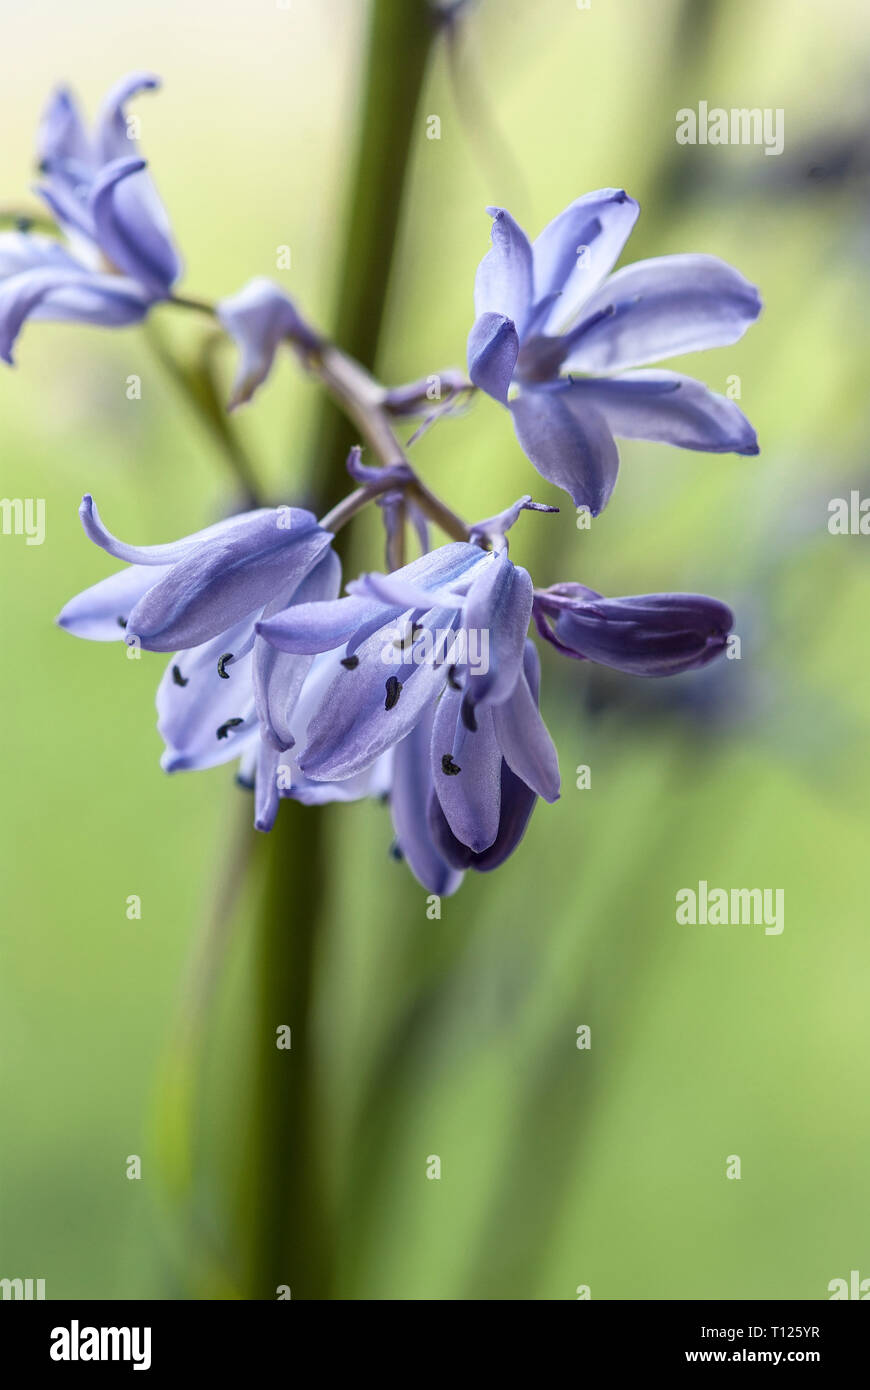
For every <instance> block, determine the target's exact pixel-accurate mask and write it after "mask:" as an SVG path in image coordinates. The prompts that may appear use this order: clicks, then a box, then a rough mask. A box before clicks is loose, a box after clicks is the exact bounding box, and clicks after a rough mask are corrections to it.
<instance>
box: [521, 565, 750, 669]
mask: <svg viewBox="0 0 870 1390" xmlns="http://www.w3.org/2000/svg"><path fill="white" fill-rule="evenodd" d="M535 618H536V622H537V625H538V630H539V632H541V634H542V635H543V636H545V637H547V638H548V640H550V641H552V642H553V644H554V645H555V646H557V647H558V648H559V649H560V650H561V651H563V652H565V654H566V655H568V656H577V657H581V658H585V659H586V660H588V661H596V662H598V663H599V664H600V665H602V666H612V667H614V668H615V669H616V670H618V671H626V672H628V673H629V674H630V675H637V676H673V675H677V674H678V673H679V672H680V671H690V670H693V669H694V668H695V667H698V666H706V664H707V662H708V661H712V660H714V658H715V657H717V656H720V655H721V654H722V652H723V651H724V650H725V645H726V642H727V640H728V634H729V632H730V631H731V629H732V627H733V625H734V615H733V613H732V612H731V609H730V608H728V607H727V605H726V604H724V603H720V602H719V600H718V599H714V598H707V597H706V596H705V595H704V594H641V595H639V596H637V597H631V598H610V599H608V598H601V597H600V596H599V595H596V594H595V593H594V592H593V591H592V590H591V589H586V588H585V587H584V586H583V585H582V584H556V585H554V586H553V588H551V589H546V590H543V591H539V592H538V593H537V594H536V595H535ZM550 620H551V621H552V627H551V626H550Z"/></svg>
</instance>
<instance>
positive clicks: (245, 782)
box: [236, 772, 254, 792]
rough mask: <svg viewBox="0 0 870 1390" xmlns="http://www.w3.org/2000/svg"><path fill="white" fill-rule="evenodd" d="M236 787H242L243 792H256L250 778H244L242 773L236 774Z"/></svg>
mask: <svg viewBox="0 0 870 1390" xmlns="http://www.w3.org/2000/svg"><path fill="white" fill-rule="evenodd" d="M236 786H237V787H241V789H242V791H243V792H252V791H253V790H254V784H253V782H252V781H251V779H250V777H243V776H242V774H241V773H240V772H237V773H236Z"/></svg>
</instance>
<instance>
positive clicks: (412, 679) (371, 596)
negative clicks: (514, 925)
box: [257, 519, 559, 892]
mask: <svg viewBox="0 0 870 1390" xmlns="http://www.w3.org/2000/svg"><path fill="white" fill-rule="evenodd" d="M496 520H499V519H496ZM531 612H532V582H531V579H530V578H529V575H528V574H527V572H526V571H525V570H524V569H522V568H520V567H519V566H517V565H514V564H513V562H512V561H511V560H510V558H509V556H508V553H507V548H506V546H502V547H501V548H499V549H496V550H493V551H490V552H487V551H484V550H482V549H481V548H480V547H479V546H478V545H474V544H470V543H467V542H462V541H459V542H454V543H452V544H449V545H445V546H443V547H441V548H440V549H438V550H436V551H434V552H432V553H430V554H426V555H423V556H421V557H420V559H418V560H414V561H413V562H412V563H411V564H409V565H405V566H403V567H402V568H401V569H398V570H395V571H394V572H393V573H391V574H374V573H373V574H366V575H363V576H362V577H361V578H360V579H359V580H356V581H354V582H353V583H352V584H349V585H348V595H347V597H345V598H341V599H336V600H334V601H332V602H325V603H309V604H298V605H293V607H292V608H287V609H284V610H282V611H281V612H280V613H278V614H276V615H275V616H274V617H270V618H267V619H263V620H261V621H260V622H259V623H258V624H257V632H258V634H259V635H260V636H262V637H264V638H265V639H266V640H267V641H268V642H270V643H272V644H273V645H274V646H276V647H277V648H278V649H279V650H280V651H283V652H285V653H287V654H290V655H299V654H303V653H313V652H325V651H330V652H336V651H337V650H339V649H340V651H341V652H342V653H343V654H342V655H341V656H340V660H339V667H338V669H337V671H336V674H335V676H334V678H333V680H332V681H331V683H330V685H329V686H328V688H327V689H326V690H325V692H324V694H323V698H322V701H321V703H320V706H319V709H318V710H317V712H316V713H315V715H314V717H313V718H312V720H311V722H310V724H309V726H308V731H307V737H306V742H305V745H304V747H302V748H301V751H300V753H299V757H298V766H299V769H300V770H301V772H302V773H303V774H304V775H305V777H307V778H309V779H311V780H312V781H319V780H325V781H342V780H344V779H346V778H350V777H354V776H357V775H358V774H359V773H360V772H363V771H364V770H365V769H366V768H368V767H370V766H371V765H372V763H373V762H374V761H375V760H376V759H377V758H379V757H380V756H381V755H382V754H383V753H385V752H386V751H387V750H389V749H393V750H394V757H395V764H394V771H393V792H392V796H391V804H392V807H393V815H394V824H395V828H396V834H397V840H398V843H399V847H400V849H401V850H402V852H403V853H404V855H405V856H406V858H407V859H408V862H409V863H410V865H411V867H412V869H413V870H414V872H415V873H416V874H417V876H418V878H419V879H420V880H421V882H424V883H426V885H427V886H429V887H432V884H433V883H435V882H437V883H439V885H440V886H439V887H437V888H434V887H433V888H432V891H438V892H448V891H452V890H453V887H454V886H455V882H454V877H455V872H458V871H459V870H461V869H462V868H465V867H469V866H470V867H475V868H479V869H487V868H494V867H495V866H496V864H497V863H501V862H502V860H503V859H504V858H505V857H506V856H507V855H508V854H510V853H511V852H512V850H513V849H514V848H515V847H516V845H517V844H518V843H519V840H520V839H521V838H522V834H523V832H524V830H525V827H526V824H527V822H528V818H529V815H530V814H531V810H532V808H533V806H534V803H535V799H536V797H537V796H542V797H544V798H545V799H546V800H547V801H554V800H556V798H557V797H558V795H559V771H558V761H557V757H556V752H555V749H554V747H553V744H552V741H551V739H550V736H549V734H548V732H547V730H546V727H545V725H544V723H543V721H542V719H541V716H540V713H539V711H538V701H537V684H538V675H537V665H536V658H535V654H534V648H533V647H531V646H530V644H528V643H527V637H526V634H527V630H528V626H529V621H530V618H531ZM460 861H461V862H460Z"/></svg>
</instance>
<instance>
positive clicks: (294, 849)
mask: <svg viewBox="0 0 870 1390" xmlns="http://www.w3.org/2000/svg"><path fill="white" fill-rule="evenodd" d="M435 32H436V28H435V24H434V21H433V16H432V13H431V11H430V8H429V5H428V3H427V2H426V0H373V4H372V7H371V21H370V32H369V50H368V58H367V65H366V74H365V85H364V94H363V109H362V118H361V125H360V139H359V145H358V150H357V156H356V169H355V173H354V178H353V186H352V191H351V197H350V203H349V207H348V212H347V220H346V224H345V234H344V252H343V260H342V267H341V272H340V277H339V287H338V296H337V303H338V305H339V310H338V314H337V321H336V324H335V325H334V333H333V336H334V337H335V338H336V339H337V340H338V341H339V342H341V343H342V345H343V347H344V348H345V349H346V350H347V352H348V353H349V354H351V355H352V357H354V358H356V359H357V362H359V363H361V364H362V367H363V368H364V369H370V368H372V367H373V366H374V361H375V356H376V351H377V345H378V341H379V338H380V331H381V324H382V316H383V305H384V301H385V297H386V292H387V287H388V281H389V275H390V268H391V266H392V262H393V253H394V247H395V241H396V236H397V231H398V226H399V214H400V209H401V203H402V195H403V190H404V186H405V180H406V174H407V168H408V161H409V154H410V149H411V142H412V137H413V133H414V129H415V118H416V113H417V106H418V101H419V97H420V92H421V89H422V84H423V79H424V74H425V69H426V61H427V58H428V55H429V51H430V48H431V45H432V41H433V39H434V37H435ZM364 377H365V373H363V375H362V377H360V378H359V379H358V382H357V384H358V385H360V384H361V382H362V381H363V379H364ZM366 389H368V387H367V388H366ZM342 404H344V402H343V403H342ZM358 427H359V428H361V423H360V422H359V421H358V420H357V419H356V418H355V417H352V418H351V420H348V418H347V417H346V416H345V414H344V412H343V410H342V409H341V408H339V407H337V406H336V404H335V403H334V402H333V400H332V399H331V397H329V396H327V395H326V394H324V397H323V403H322V406H321V412H320V417H319V420H318V422H317V427H316V430H315V436H314V445H313V448H312V454H311V457H312V459H313V460H314V463H315V465H316V466H313V467H312V469H311V477H312V479H316V480H317V482H318V485H319V488H320V492H321V497H320V498H319V499H318V501H319V503H320V505H321V506H327V505H329V504H330V503H331V502H333V501H334V500H335V498H336V497H338V496H340V495H341V492H342V491H343V489H344V480H345V459H346V457H347V454H348V452H349V450H350V448H351V446H352V445H353V444H354V443H356V442H357V440H356V437H355V430H356V428H358ZM380 427H381V421H380V419H378V421H377V429H378V431H380ZM378 437H379V439H380V440H381V442H382V443H383V444H384V445H385V446H386V445H387V443H388V441H387V439H386V436H383V437H381V435H380V433H379V436H378ZM395 461H396V462H398V461H399V460H398V457H396V458H395ZM328 821H329V817H328V815H327V814H324V812H323V811H322V810H319V809H317V808H312V807H303V806H299V805H297V804H296V803H294V802H292V801H287V802H285V804H284V805H283V806H282V808H281V814H280V815H279V816H278V819H277V822H276V824H275V828H274V830H273V831H272V833H271V835H270V836H269V837H268V840H267V842H266V844H265V846H264V856H265V858H266V885H265V894H264V901H263V905H262V914H261V916H260V919H259V923H258V926H257V934H256V943H255V949H256V953H257V962H258V966H257V969H258V978H259V982H260V983H259V989H260V994H259V1013H258V1017H257V1019H256V1021H255V1025H254V1026H255V1029H256V1030H257V1031H256V1038H257V1042H256V1079H255V1087H254V1105H253V1107H252V1110H251V1111H250V1112H249V1113H248V1115H247V1116H246V1117H245V1121H244V1122H245V1123H248V1124H249V1127H250V1130H251V1136H252V1147H253V1154H252V1158H253V1162H252V1165H251V1166H250V1169H249V1171H248V1172H247V1174H246V1181H247V1184H248V1186H247V1189H246V1192H245V1193H244V1194H243V1210H244V1217H245V1231H246V1234H247V1236H248V1241H247V1250H248V1276H247V1281H246V1293H247V1296H248V1297H251V1298H270V1299H271V1298H275V1297H276V1289H277V1288H278V1287H279V1286H280V1285H288V1286H289V1287H290V1289H291V1291H292V1297H293V1298H320V1299H322V1298H328V1297H329V1296H330V1293H331V1290H332V1289H333V1288H334V1286H335V1278H334V1274H335V1232H334V1225H333V1203H332V1202H331V1201H330V1194H329V1193H327V1192H326V1191H325V1187H324V1182H323V1171H324V1166H323V1164H322V1162H321V1148H320V1146H321V1144H322V1142H323V1132H322V1128H321V1127H320V1123H319V1113H318V1104H317V1101H318V1093H319V1087H320V1085H321V1084H322V1078H321V1077H320V1076H319V1075H318V1073H317V1049H316V1038H315V1037H314V1035H313V1031H312V1017H313V1008H314V996H315V983H316V965H317V948H318V945H319V938H320V935H321V933H322V931H323V929H324V926H325V922H326V912H325V909H326V907H327V906H328V905H327V903H326V902H325V901H324V887H325V885H326V884H327V883H328V881H329V876H330V874H331V873H332V872H334V871H335V870H336V868H337V867H338V866H337V865H335V864H333V862H332V861H331V858H330V853H329V849H328V843H327V840H326V838H325V836H326V831H327V828H328ZM281 1024H286V1025H288V1026H289V1027H290V1028H291V1030H292V1048H291V1050H290V1051H283V1050H280V1049H279V1048H278V1047H276V1029H277V1028H278V1027H279V1026H280V1025H281Z"/></svg>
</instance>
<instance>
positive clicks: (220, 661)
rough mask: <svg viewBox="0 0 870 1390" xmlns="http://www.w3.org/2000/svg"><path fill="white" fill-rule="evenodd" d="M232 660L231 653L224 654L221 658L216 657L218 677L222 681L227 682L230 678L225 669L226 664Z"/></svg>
mask: <svg viewBox="0 0 870 1390" xmlns="http://www.w3.org/2000/svg"><path fill="white" fill-rule="evenodd" d="M232 659H233V654H232V652H225V653H224V655H223V656H219V657H218V675H219V676H220V678H221V680H222V681H228V680H229V678H230V673H229V671H228V670H227V669H226V665H227V662H228V661H232Z"/></svg>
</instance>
